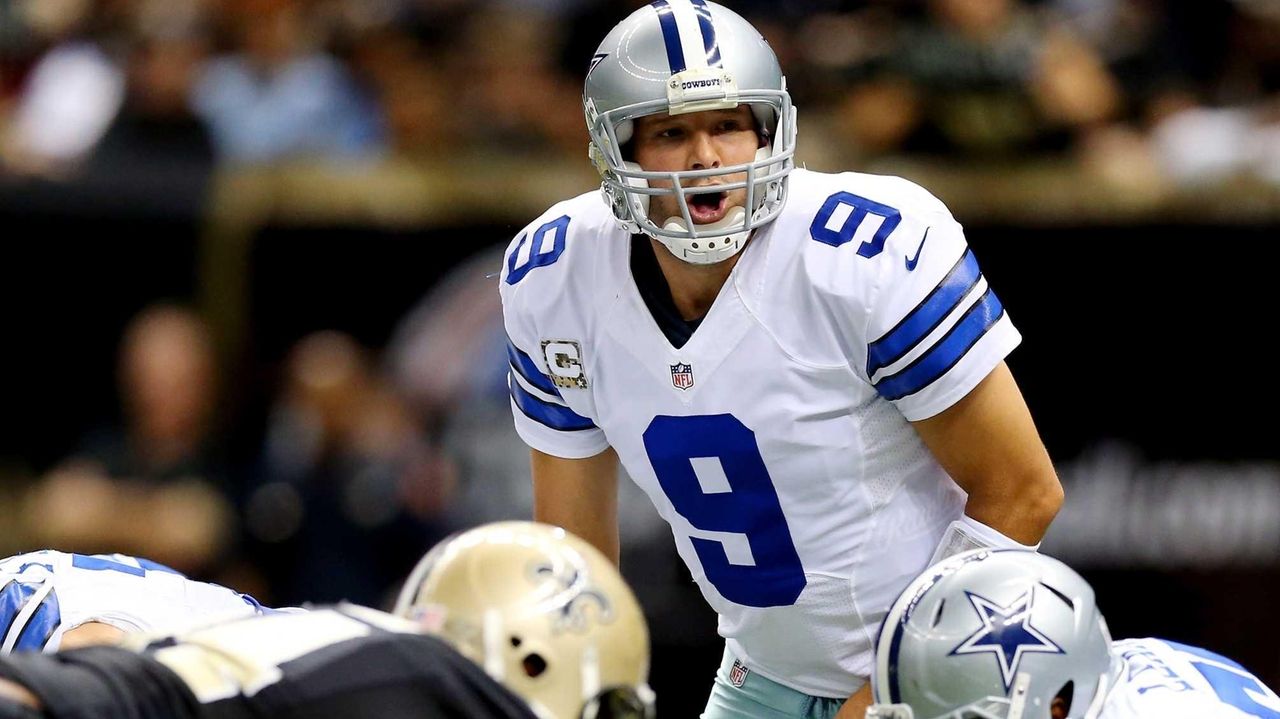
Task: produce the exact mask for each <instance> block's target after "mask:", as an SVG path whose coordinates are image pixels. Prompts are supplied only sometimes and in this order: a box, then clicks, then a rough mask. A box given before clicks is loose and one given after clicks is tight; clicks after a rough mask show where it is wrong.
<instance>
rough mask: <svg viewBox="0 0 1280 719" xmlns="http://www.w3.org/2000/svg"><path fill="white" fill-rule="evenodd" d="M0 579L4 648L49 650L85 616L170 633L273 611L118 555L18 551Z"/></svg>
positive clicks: (1, 566)
mask: <svg viewBox="0 0 1280 719" xmlns="http://www.w3.org/2000/svg"><path fill="white" fill-rule="evenodd" d="M0 583H3V586H2V588H0V629H2V630H3V640H4V641H3V645H0V649H2V651H3V653H6V654H7V653H9V652H13V651H41V650H43V651H56V650H57V649H58V647H59V646H60V644H61V641H62V635H63V634H64V633H65V632H67V631H69V630H71V629H74V628H76V627H78V626H80V625H82V624H85V623H87V622H100V623H102V624H107V625H109V626H112V627H115V628H117V629H119V630H121V631H124V632H128V633H133V632H156V631H176V630H179V629H183V628H187V627H194V626H199V625H201V624H205V623H209V622H212V621H215V620H219V619H227V618H236V617H244V616H251V615H255V614H262V613H266V612H272V611H275V610H271V609H267V608H264V607H262V606H261V605H260V604H258V602H257V600H255V599H253V598H252V597H250V596H248V595H245V594H240V593H239V592H236V591H233V590H231V589H228V588H226V587H223V586H219V585H217V584H210V583H207V582H198V581H195V580H192V579H188V578H187V577H185V576H183V575H182V574H180V573H178V572H176V571H174V570H172V569H170V568H168V567H166V566H164V565H161V564H157V563H155V562H152V561H149V560H146V559H142V558H138V557H130V556H128V555H124V554H99V555H85V554H69V553H65V552H55V551H52V550H44V551H39V552H30V553H27V554H20V555H16V556H13V557H9V558H7V559H5V560H3V561H0Z"/></svg>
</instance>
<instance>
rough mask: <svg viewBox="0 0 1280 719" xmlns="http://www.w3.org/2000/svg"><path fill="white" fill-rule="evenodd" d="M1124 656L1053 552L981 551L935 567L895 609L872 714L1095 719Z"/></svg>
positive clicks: (883, 718)
mask: <svg viewBox="0 0 1280 719" xmlns="http://www.w3.org/2000/svg"><path fill="white" fill-rule="evenodd" d="M1120 667H1121V663H1120V662H1119V661H1118V660H1116V659H1114V658H1113V657H1112V655H1111V636H1110V634H1109V633H1108V631H1107V625H1106V622H1105V621H1104V620H1103V618H1102V614H1101V613H1099V612H1098V607H1097V605H1096V604H1095V603H1094V594H1093V588H1092V587H1090V586H1089V584H1088V582H1086V581H1085V580H1084V578H1082V577H1081V576H1080V575H1079V574H1076V572H1075V571H1073V570H1072V569H1071V568H1070V567H1068V566H1067V565H1065V564H1063V563H1062V562H1059V561H1058V560H1056V559H1053V558H1052V557H1047V556H1045V555H1043V554H1037V553H1035V552H1031V551H1025V550H1016V549H977V550H973V551H969V552H965V553H963V554H957V555H955V556H953V557H949V558H948V559H946V560H945V561H942V562H939V563H938V564H936V565H934V566H932V567H930V568H929V569H927V570H925V572H924V573H923V574H921V575H920V576H919V577H918V578H916V580H915V581H913V582H912V583H911V584H910V585H908V586H907V588H906V589H905V590H904V591H903V592H902V594H901V595H900V596H899V597H898V599H897V600H896V601H895V602H894V603H893V606H892V607H890V609H889V614H888V616H887V617H885V621H884V625H883V626H882V627H881V629H880V638H879V640H878V641H877V646H876V663H875V668H874V670H873V672H872V695H873V698H874V704H873V705H872V706H871V708H869V709H868V710H867V718H868V719H1049V717H1050V716H1051V707H1052V704H1053V701H1054V699H1055V698H1057V697H1061V698H1062V700H1063V702H1064V704H1065V705H1066V706H1064V707H1063V709H1065V711H1066V716H1067V718H1068V719H1094V718H1095V717H1097V716H1098V714H1099V713H1100V712H1101V710H1102V705H1103V702H1104V701H1105V699H1106V696H1107V692H1108V691H1109V690H1110V688H1111V687H1113V686H1114V685H1115V681H1116V678H1117V676H1118V674H1119V671H1120Z"/></svg>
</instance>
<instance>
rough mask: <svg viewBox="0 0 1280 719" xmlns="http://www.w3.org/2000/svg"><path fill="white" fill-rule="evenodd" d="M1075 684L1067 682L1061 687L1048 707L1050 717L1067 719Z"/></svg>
mask: <svg viewBox="0 0 1280 719" xmlns="http://www.w3.org/2000/svg"><path fill="white" fill-rule="evenodd" d="M1075 691H1076V683H1075V682H1073V681H1069V682H1067V683H1066V684H1063V685H1062V688H1061V689H1059V690H1058V693H1057V695H1056V696H1054V697H1053V702H1052V703H1051V704H1050V705H1049V711H1050V716H1052V717H1053V719H1067V715H1069V714H1070V713H1071V698H1072V697H1073V696H1074V695H1075Z"/></svg>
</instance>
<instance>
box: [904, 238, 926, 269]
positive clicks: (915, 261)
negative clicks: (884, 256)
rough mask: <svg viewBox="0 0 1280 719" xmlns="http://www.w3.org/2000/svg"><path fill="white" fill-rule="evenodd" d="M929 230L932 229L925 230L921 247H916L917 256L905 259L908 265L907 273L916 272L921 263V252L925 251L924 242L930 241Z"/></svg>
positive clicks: (921, 239)
mask: <svg viewBox="0 0 1280 719" xmlns="http://www.w3.org/2000/svg"><path fill="white" fill-rule="evenodd" d="M929 229H930V228H928V227H926V228H924V237H921V238H920V245H919V246H918V247H916V254H915V256H914V257H907V258H904V259H905V261H906V263H907V272H911V271H912V270H914V269H915V268H916V265H917V264H918V263H919V262H920V250H923V249H924V241H925V240H927V239H929Z"/></svg>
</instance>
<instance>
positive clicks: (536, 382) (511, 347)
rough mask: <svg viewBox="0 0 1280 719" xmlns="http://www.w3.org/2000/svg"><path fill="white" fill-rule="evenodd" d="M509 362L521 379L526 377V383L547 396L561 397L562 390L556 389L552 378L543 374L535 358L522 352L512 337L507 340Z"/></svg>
mask: <svg viewBox="0 0 1280 719" xmlns="http://www.w3.org/2000/svg"><path fill="white" fill-rule="evenodd" d="M507 361H509V362H510V363H511V368H512V369H513V370H515V371H516V372H519V373H520V376H521V377H524V381H526V382H528V383H529V384H531V385H533V386H534V387H537V388H538V389H540V390H542V391H543V392H546V393H547V394H553V395H555V396H557V397H559V396H560V390H558V389H556V386H555V383H553V382H552V381H551V378H550V377H548V376H546V375H545V374H543V373H542V368H541V367H539V366H538V363H537V362H534V361H533V358H532V357H530V356H529V355H527V354H525V353H524V352H523V351H521V349H520V348H519V347H516V345H515V343H514V342H512V341H511V338H510V337H508V338H507Z"/></svg>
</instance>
